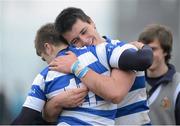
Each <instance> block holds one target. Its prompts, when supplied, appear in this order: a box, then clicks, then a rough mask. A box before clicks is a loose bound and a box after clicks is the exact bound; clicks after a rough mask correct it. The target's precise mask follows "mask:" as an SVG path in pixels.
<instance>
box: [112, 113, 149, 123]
mask: <svg viewBox="0 0 180 126" xmlns="http://www.w3.org/2000/svg"><path fill="white" fill-rule="evenodd" d="M148 112H149V110H147V111H142V112H138V113H133V114H130V115H126V116H121V117H118V118H116V119H115V125H142V124H148V123H150V118H149V116H148V114H147V113H148Z"/></svg>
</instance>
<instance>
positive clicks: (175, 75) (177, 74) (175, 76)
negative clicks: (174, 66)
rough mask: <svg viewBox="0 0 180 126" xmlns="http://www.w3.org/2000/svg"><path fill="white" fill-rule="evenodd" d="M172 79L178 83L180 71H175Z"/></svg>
mask: <svg viewBox="0 0 180 126" xmlns="http://www.w3.org/2000/svg"><path fill="white" fill-rule="evenodd" d="M173 81H174V82H176V83H180V73H179V72H176V73H175V74H174V76H173Z"/></svg>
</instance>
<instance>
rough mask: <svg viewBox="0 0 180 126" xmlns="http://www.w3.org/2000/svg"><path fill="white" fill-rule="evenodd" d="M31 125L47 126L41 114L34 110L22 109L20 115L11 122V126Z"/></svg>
mask: <svg viewBox="0 0 180 126" xmlns="http://www.w3.org/2000/svg"><path fill="white" fill-rule="evenodd" d="M32 124H44V125H46V124H49V123H48V122H46V121H45V120H43V118H42V114H41V113H40V112H38V111H36V110H33V109H30V108H27V107H23V108H22V110H21V113H20V114H19V115H18V116H17V118H16V119H15V120H14V121H13V122H12V124H11V125H32Z"/></svg>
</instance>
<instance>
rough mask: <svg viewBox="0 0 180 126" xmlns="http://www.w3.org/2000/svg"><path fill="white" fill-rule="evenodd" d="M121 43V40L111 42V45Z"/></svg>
mask: <svg viewBox="0 0 180 126" xmlns="http://www.w3.org/2000/svg"><path fill="white" fill-rule="evenodd" d="M119 42H120V41H119V40H111V43H112V44H113V45H116V44H117V43H119Z"/></svg>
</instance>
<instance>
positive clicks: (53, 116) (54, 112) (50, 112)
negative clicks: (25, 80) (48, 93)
mask: <svg viewBox="0 0 180 126" xmlns="http://www.w3.org/2000/svg"><path fill="white" fill-rule="evenodd" d="M59 102H61V101H59V100H57V99H53V98H52V99H51V100H49V101H48V102H47V103H46V105H45V107H44V112H43V118H44V119H45V120H46V121H48V122H57V118H58V116H59V115H60V113H61V112H62V107H61V106H60V103H59Z"/></svg>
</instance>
